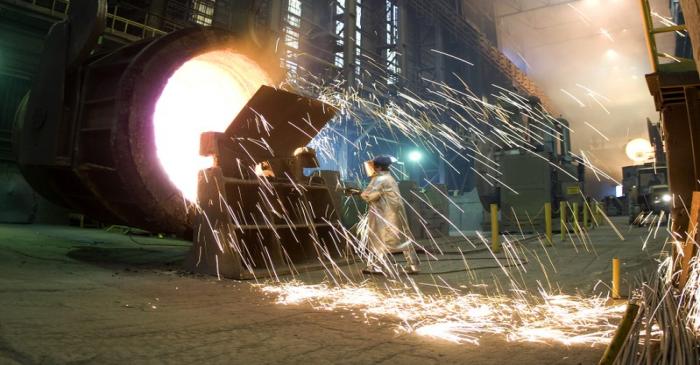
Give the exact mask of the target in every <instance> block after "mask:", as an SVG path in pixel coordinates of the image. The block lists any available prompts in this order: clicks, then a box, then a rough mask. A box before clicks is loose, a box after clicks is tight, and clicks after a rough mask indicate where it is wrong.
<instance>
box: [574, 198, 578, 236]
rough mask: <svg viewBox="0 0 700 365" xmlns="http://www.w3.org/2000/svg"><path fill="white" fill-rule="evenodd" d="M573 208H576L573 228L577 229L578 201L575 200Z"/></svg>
mask: <svg viewBox="0 0 700 365" xmlns="http://www.w3.org/2000/svg"><path fill="white" fill-rule="evenodd" d="M573 210H574V212H573V213H574V219H573V227H574V228H573V229H574V230H576V229H578V202H574V206H573Z"/></svg>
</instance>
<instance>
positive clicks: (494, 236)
mask: <svg viewBox="0 0 700 365" xmlns="http://www.w3.org/2000/svg"><path fill="white" fill-rule="evenodd" d="M498 232H499V231H498V205H496V204H491V250H492V251H493V252H501V241H500V239H499V237H498Z"/></svg>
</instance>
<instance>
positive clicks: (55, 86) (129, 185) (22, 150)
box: [13, 0, 280, 234]
mask: <svg viewBox="0 0 700 365" xmlns="http://www.w3.org/2000/svg"><path fill="white" fill-rule="evenodd" d="M106 3H107V1H106V0H100V1H97V0H91V1H78V0H75V1H71V12H70V14H69V17H68V19H67V20H66V21H63V22H60V23H57V24H55V25H54V26H53V27H52V28H51V30H50V32H49V34H48V36H47V39H46V42H45V49H44V52H43V56H42V62H41V68H40V70H39V71H38V73H37V76H36V78H35V80H34V84H33V87H32V91H31V94H30V95H29V96H28V98H27V99H26V100H25V103H23V105H22V106H21V107H20V110H19V111H18V118H17V125H16V127H15V130H14V133H13V139H14V150H15V153H16V155H17V160H18V163H19V166H20V169H21V171H22V173H23V174H24V176H25V177H26V179H27V181H28V182H29V183H30V184H31V185H32V187H33V188H34V189H35V190H36V191H37V192H39V193H40V194H42V195H43V196H45V197H46V198H47V199H50V200H51V201H53V202H55V203H58V204H59V205H62V206H65V207H68V208H71V209H72V210H74V211H78V212H82V213H85V214H88V215H90V216H92V217H94V218H96V219H98V220H101V221H103V222H111V223H120V224H126V225H130V226H136V227H141V228H144V229H148V230H151V231H154V232H171V233H177V234H182V233H186V232H187V231H191V227H192V218H193V210H192V208H191V206H190V205H189V204H187V202H185V201H184V199H183V197H182V194H181V193H180V191H179V190H178V189H177V188H176V187H175V186H174V184H173V183H172V182H171V181H170V179H169V178H168V176H167V175H166V173H165V171H164V170H163V167H162V165H161V163H160V162H159V160H158V158H157V155H156V144H155V142H154V138H155V137H154V126H153V120H152V118H153V113H154V109H155V104H156V100H158V98H159V96H160V94H161V92H162V91H163V89H164V87H165V85H166V83H167V81H168V79H169V77H171V75H172V74H173V72H174V71H175V70H176V69H177V68H178V67H180V66H181V65H182V64H183V63H184V62H186V61H187V60H190V59H192V58H193V57H196V56H197V55H200V54H203V53H206V52H210V51H213V50H219V49H232V50H235V51H236V52H240V53H242V54H245V55H246V56H247V57H249V58H250V59H251V60H253V61H254V62H256V63H258V65H259V66H260V67H261V68H263V69H265V70H266V72H267V73H268V74H269V75H270V76H271V77H272V78H273V79H276V77H278V76H279V75H280V70H279V66H278V65H277V63H276V62H270V60H274V59H277V58H276V56H275V55H274V52H273V50H274V42H268V43H269V44H271V45H270V46H269V47H266V46H261V45H260V44H259V43H257V42H255V39H257V38H256V37H251V36H250V35H249V34H246V35H243V34H234V33H231V32H228V31H224V30H219V29H214V28H189V29H183V30H180V31H175V32H173V33H169V34H167V35H165V36H162V37H160V38H152V39H146V40H143V41H139V42H135V43H132V44H129V45H126V46H123V47H120V48H117V49H105V48H104V47H102V46H101V45H100V44H99V42H98V40H99V39H100V35H101V34H102V32H103V29H104V24H105V15H106V7H107V4H106ZM268 43H265V44H268ZM271 63H272V64H273V65H272V66H268V65H270V64H271ZM192 107H194V108H196V107H197V106H196V105H193V106H192ZM193 178H194V177H193Z"/></svg>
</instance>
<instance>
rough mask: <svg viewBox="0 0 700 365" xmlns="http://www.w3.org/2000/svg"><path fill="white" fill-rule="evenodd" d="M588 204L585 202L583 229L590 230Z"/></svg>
mask: <svg viewBox="0 0 700 365" xmlns="http://www.w3.org/2000/svg"><path fill="white" fill-rule="evenodd" d="M588 209H590V208H589V207H588V203H587V202H586V201H585V200H584V201H583V227H584V228H586V229H588V223H589V221H590V219H589V216H588Z"/></svg>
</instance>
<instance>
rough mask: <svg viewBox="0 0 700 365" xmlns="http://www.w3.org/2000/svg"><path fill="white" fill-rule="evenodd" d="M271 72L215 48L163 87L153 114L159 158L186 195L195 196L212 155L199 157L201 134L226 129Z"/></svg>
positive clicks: (237, 55)
mask: <svg viewBox="0 0 700 365" xmlns="http://www.w3.org/2000/svg"><path fill="white" fill-rule="evenodd" d="M263 84H266V85H269V84H272V80H271V79H270V76H269V75H268V74H267V73H266V72H265V71H264V70H263V69H262V68H260V66H258V65H257V64H256V63H255V62H253V61H252V60H251V59H250V58H248V57H246V56H244V55H242V54H240V53H235V52H233V51H231V50H219V51H212V52H208V53H205V54H202V55H200V56H197V57H195V58H193V59H191V60H189V61H187V62H185V63H184V64H183V65H182V66H180V68H178V69H177V71H175V73H173V75H172V76H171V77H170V79H169V80H168V83H167V85H166V86H165V88H164V89H163V93H162V94H161V95H160V98H159V99H158V102H157V103H156V110H155V113H154V115H153V124H154V129H155V139H156V148H157V151H158V152H157V153H158V159H159V160H160V163H161V165H162V166H163V169H164V170H165V172H166V173H167V174H168V177H169V178H170V180H171V181H172V182H173V183H174V184H175V186H177V188H178V189H180V191H181V192H182V194H183V195H184V197H185V198H186V199H187V200H189V201H191V202H194V201H196V199H197V173H198V171H199V170H201V169H204V168H207V167H211V166H212V159H211V158H207V157H202V156H200V155H199V136H200V134H201V133H202V132H208V131H213V132H223V131H225V130H226V128H227V127H228V126H229V125H230V124H231V122H232V121H233V118H234V117H235V116H236V115H237V114H238V113H239V112H240V110H241V108H243V106H244V105H245V103H246V102H248V100H249V99H250V97H251V96H253V94H254V93H255V92H256V91H257V90H258V88H260V86H261V85H263Z"/></svg>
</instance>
